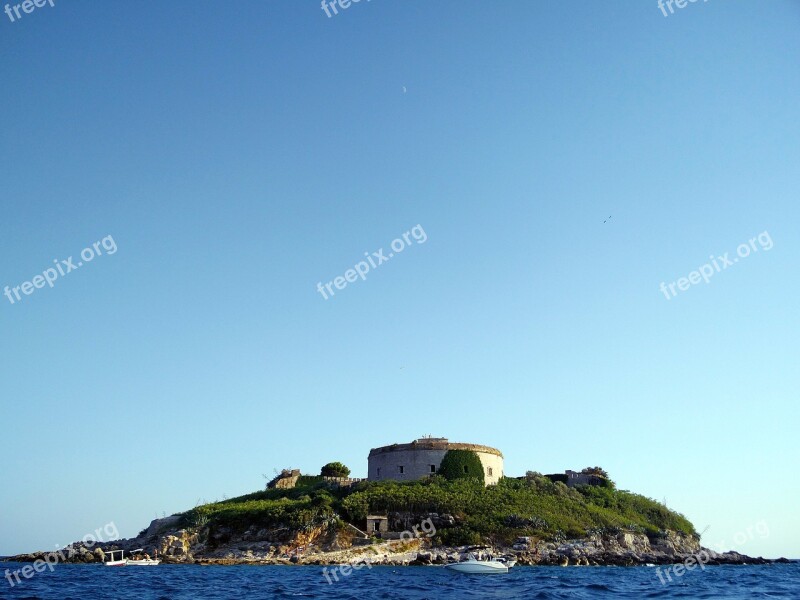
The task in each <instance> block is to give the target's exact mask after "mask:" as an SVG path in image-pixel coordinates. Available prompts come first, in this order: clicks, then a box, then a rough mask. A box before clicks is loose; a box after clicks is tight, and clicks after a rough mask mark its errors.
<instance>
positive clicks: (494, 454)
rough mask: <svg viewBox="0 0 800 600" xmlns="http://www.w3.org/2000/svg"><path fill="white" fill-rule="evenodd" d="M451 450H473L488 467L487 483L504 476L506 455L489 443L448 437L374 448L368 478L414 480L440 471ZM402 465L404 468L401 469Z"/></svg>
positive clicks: (371, 451)
mask: <svg viewBox="0 0 800 600" xmlns="http://www.w3.org/2000/svg"><path fill="white" fill-rule="evenodd" d="M448 450H472V451H473V452H475V453H476V454H477V455H478V458H480V460H481V464H482V465H483V469H484V477H485V481H486V484H487V485H491V484H494V483H497V482H498V481H499V480H500V478H501V477H502V476H503V454H502V453H501V452H500V451H499V450H496V449H495V448H491V447H489V446H481V445H478V444H459V443H449V442H448V441H447V440H446V439H444V438H436V439H434V440H427V439H424V438H423V439H421V440H416V441H415V442H412V443H410V444H394V445H392V446H383V447H381V448H373V449H372V450H370V453H369V459H368V469H367V478H368V479H369V480H370V481H380V480H383V479H394V480H397V481H413V480H416V479H422V478H424V477H430V476H431V475H433V474H435V473H436V472H438V470H439V466H440V465H441V464H442V459H443V458H444V455H445V454H447V451H448ZM401 467H402V470H401Z"/></svg>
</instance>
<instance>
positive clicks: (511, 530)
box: [5, 437, 786, 567]
mask: <svg viewBox="0 0 800 600" xmlns="http://www.w3.org/2000/svg"><path fill="white" fill-rule="evenodd" d="M134 548H137V549H138V548H142V549H144V550H145V551H146V552H147V553H148V554H149V555H151V556H154V557H155V556H157V557H158V558H159V559H161V561H162V564H164V563H166V564H169V563H194V564H205V565H230V564H263V565H270V564H286V565H289V564H299V565H341V564H354V565H362V566H363V565H367V566H370V567H371V566H372V565H430V564H446V563H450V562H454V561H458V560H460V559H461V558H463V557H464V556H465V555H466V554H467V553H479V554H487V555H493V556H503V557H506V558H508V559H512V560H514V561H516V564H518V565H560V566H591V565H619V566H635V565H670V564H678V563H684V564H694V565H700V566H702V567H704V566H705V565H718V564H744V563H747V564H764V563H769V562H773V561H771V560H769V559H764V558H754V557H749V556H744V555H742V554H739V553H737V552H733V551H729V552H724V553H720V552H715V551H713V550H710V549H708V548H703V547H702V546H701V544H700V536H699V535H698V533H697V531H696V530H695V528H694V526H693V525H692V523H690V522H689V521H688V520H687V519H686V518H685V517H684V516H683V515H681V514H679V513H677V512H675V511H673V510H670V509H669V508H667V507H666V506H665V505H664V504H662V503H659V502H657V501H655V500H652V499H649V498H646V497H644V496H641V495H638V494H635V493H632V492H629V491H626V490H619V489H617V487H616V485H615V484H614V482H613V481H612V480H611V478H610V477H609V476H608V474H607V473H606V472H605V470H603V469H602V468H600V467H587V468H585V469H582V470H581V471H571V470H567V471H565V472H564V473H557V474H541V473H538V472H534V471H528V472H527V473H526V474H525V475H523V476H517V477H510V476H507V475H506V474H505V473H504V465H503V455H502V453H501V452H500V451H499V450H497V449H495V448H491V447H489V446H483V445H478V444H464V443H452V442H449V441H448V440H447V439H446V438H432V437H427V438H420V439H418V440H414V441H413V442H411V443H408V444H392V445H389V446H383V447H380V448H373V449H372V450H371V451H370V454H369V459H368V477H367V478H365V479H359V478H351V477H350V470H349V469H348V468H347V467H346V466H345V465H343V464H342V463H340V462H330V463H328V464H326V465H324V466H323V467H322V468H321V469H320V472H319V474H302V473H301V472H300V470H297V469H284V470H283V471H281V472H280V473H277V474H276V475H275V477H274V478H273V479H272V480H271V481H269V482H268V483H267V484H266V488H265V489H262V490H259V491H256V492H254V493H251V494H247V495H244V496H239V497H236V498H230V499H226V500H222V501H218V502H212V503H206V504H201V505H198V506H195V507H194V508H192V509H190V510H187V511H185V512H181V513H177V514H174V515H171V516H167V517H164V518H161V519H156V520H154V521H153V522H151V523H150V525H149V526H148V527H146V528H145V529H143V530H142V531H141V532H140V533H139V535H137V536H136V537H135V538H131V539H125V540H117V541H113V542H97V543H94V544H91V545H89V544H86V543H84V542H76V543H75V544H73V545H72V546H70V547H69V552H68V553H64V552H63V551H62V552H61V553H60V555H58V556H59V557H60V560H61V561H65V562H77V563H101V562H104V560H105V557H106V554H107V553H108V552H109V551H111V550H119V549H122V550H132V549H134ZM53 554H55V553H48V552H34V553H31V554H23V555H18V556H14V557H10V558H7V559H5V560H11V561H18V562H35V561H37V560H43V561H50V560H53V556H52V555H53ZM56 560H58V558H57V559H56ZM778 561H786V559H778Z"/></svg>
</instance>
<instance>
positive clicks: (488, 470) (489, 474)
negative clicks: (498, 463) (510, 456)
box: [486, 467, 492, 477]
mask: <svg viewBox="0 0 800 600" xmlns="http://www.w3.org/2000/svg"><path fill="white" fill-rule="evenodd" d="M486 474H487V475H488V476H489V477H491V476H492V467H486Z"/></svg>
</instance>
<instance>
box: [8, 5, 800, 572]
mask: <svg viewBox="0 0 800 600" xmlns="http://www.w3.org/2000/svg"><path fill="white" fill-rule="evenodd" d="M0 8H2V7H1V6H0ZM799 30H800V2H796V1H789V0H772V1H770V2H755V1H744V0H725V1H724V2H723V1H721V0H711V1H709V2H697V3H692V4H688V5H687V6H686V7H685V8H682V9H677V8H675V12H674V14H671V15H669V16H667V17H665V16H664V15H663V14H662V12H661V10H659V8H658V6H657V2H656V0H636V1H633V0H630V1H615V2H577V1H573V2H528V1H521V0H520V1H510V0H508V1H503V2H499V1H498V2H449V1H441V2H439V1H437V2H430V1H428V0H372V1H371V2H367V1H366V0H362V1H361V2H360V3H357V4H352V5H351V6H350V7H349V8H347V9H346V10H342V9H339V13H338V14H336V15H332V16H331V17H328V16H326V14H325V12H324V11H323V10H322V9H321V7H320V4H319V2H317V1H316V0H308V1H306V0H280V1H278V0H274V1H273V0H271V1H266V2H252V1H251V2H231V3H220V2H211V1H208V0H203V1H195V2H188V1H180V2H178V1H176V2H156V1H154V0H147V1H141V2H121V1H118V0H114V1H110V2H102V3H100V2H96V3H95V2H92V3H89V2H74V1H67V0H55V4H54V6H52V7H51V6H50V5H49V4H45V5H44V6H43V7H41V8H36V9H35V11H34V12H32V13H31V14H25V13H22V18H20V19H16V20H15V21H14V22H12V21H11V20H10V19H9V18H8V17H7V16H6V15H5V14H4V13H0V101H1V102H2V107H3V116H2V126H0V152H2V156H1V158H2V164H3V172H2V173H3V174H2V183H0V203H1V204H0V207H1V208H2V216H3V219H2V223H0V251H2V261H1V262H0V267H1V268H0V286H2V287H3V288H4V287H5V286H9V290H10V294H11V299H13V300H14V303H13V304H12V303H11V300H9V299H8V297H6V296H0V326H1V327H2V346H3V348H4V351H3V353H2V358H1V359H0V383H1V384H2V385H1V386H0V398H1V399H2V429H1V431H2V433H0V436H1V437H0V456H2V459H0V461H1V464H2V483H0V554H11V553H17V552H23V551H31V550H34V549H49V548H53V547H55V545H56V544H60V545H64V544H66V543H68V542H70V541H73V540H76V539H78V538H80V537H82V536H83V535H85V534H86V533H91V532H93V531H94V530H95V529H97V528H98V527H102V526H103V525H105V524H107V523H109V522H111V521H113V522H114V523H115V524H116V525H117V527H118V529H119V531H120V533H121V534H122V535H124V536H133V535H135V534H136V533H137V532H138V531H139V530H140V529H142V528H143V527H145V526H146V525H147V524H148V523H149V521H150V520H151V519H153V518H155V517H156V516H161V514H162V513H164V512H165V513H167V514H170V513H172V512H177V511H182V510H186V509H188V508H191V507H192V506H194V505H195V504H196V503H197V502H198V501H202V500H207V501H213V500H215V499H222V498H223V497H224V496H227V497H232V496H235V495H239V494H242V493H247V492H251V491H253V490H256V489H260V488H262V487H263V485H264V479H263V477H262V474H266V475H267V476H269V477H271V476H272V475H273V473H274V469H280V468H283V467H294V468H300V469H302V470H303V471H305V472H317V471H318V469H319V468H320V466H321V465H322V464H324V463H326V462H329V461H332V460H341V461H343V462H345V463H346V464H347V465H349V466H350V467H351V468H352V470H353V474H354V475H355V476H365V475H366V466H367V454H368V452H369V449H370V448H371V447H375V446H381V445H385V444H390V443H393V442H408V441H411V440H412V439H415V438H417V437H420V436H421V435H423V434H432V435H436V436H445V437H449V438H450V439H451V440H454V441H463V442H474V443H483V444H487V445H491V446H495V447H498V448H500V449H501V450H502V451H503V453H504V455H505V459H506V462H505V465H506V473H507V474H509V475H523V474H524V473H525V471H526V470H536V471H540V472H545V473H551V472H563V470H564V469H580V468H582V467H585V466H594V465H600V466H602V467H604V468H605V469H606V470H608V471H609V473H610V474H611V476H612V478H613V479H614V480H615V481H616V482H617V484H618V486H619V487H620V488H622V489H629V490H632V491H636V492H640V493H643V494H645V495H647V496H650V497H653V498H656V499H658V500H666V502H667V505H668V506H669V507H671V508H674V509H676V510H678V511H680V512H682V513H684V514H685V515H686V516H687V517H689V518H690V519H691V520H692V521H693V522H694V523H695V525H696V526H697V528H698V530H701V531H702V530H705V529H706V527H710V528H709V529H708V530H707V532H706V534H705V535H704V537H703V542H704V543H705V544H708V545H715V544H717V543H719V542H723V543H724V544H725V545H726V546H727V547H734V548H735V549H737V550H739V551H742V552H745V553H748V554H755V555H764V556H779V555H786V556H793V557H800V548H799V547H798V542H797V540H798V539H800V517H798V513H797V499H798V497H799V496H800V482H799V481H798V478H797V476H796V465H797V459H798V455H799V454H800V453H798V446H799V442H798V421H799V420H800V419H799V418H798V416H799V415H800V411H799V410H798V405H797V402H798V388H799V387H800V385H799V384H800V369H798V338H799V335H798V334H799V333H800V331H799V328H798V324H799V319H800V317H799V316H798V315H799V313H798V308H797V307H798V304H797V302H798V301H797V299H798V295H800V284H798V280H797V265H798V262H799V261H800V235H799V234H798V231H799V230H798V224H799V223H800V209H798V196H797V194H798V189H799V187H800V143H799V142H798V140H800V120H799V119H798V115H800V70H798V64H799V63H800V35H798V31H799ZM609 217H611V218H610V219H609ZM604 220H605V221H607V222H605V223H604ZM416 225H419V226H420V229H418V230H417V231H418V232H419V231H424V233H425V236H427V239H426V241H425V242H424V243H417V241H416V240H415V238H414V237H410V238H409V239H410V244H409V247H407V248H405V249H404V250H403V252H402V253H399V254H396V255H394V256H393V257H392V258H391V259H389V260H388V262H384V263H383V264H380V265H379V266H376V268H374V269H372V268H371V269H370V272H369V273H368V274H367V275H366V279H365V280H361V279H357V280H356V281H355V282H352V283H347V282H346V281H345V283H346V284H347V285H346V287H345V288H344V289H337V288H336V286H335V284H334V286H333V287H332V288H331V289H332V290H333V291H334V292H335V296H332V297H331V296H329V298H328V299H327V300H326V299H325V298H324V297H323V295H322V294H321V293H320V292H319V291H318V290H317V284H318V283H319V282H321V283H322V284H323V289H325V288H324V284H325V283H327V282H333V281H334V280H335V278H336V277H339V276H344V275H345V273H346V271H347V270H348V269H350V268H352V267H353V266H354V265H355V264H356V263H358V262H359V261H362V260H365V258H366V257H365V256H364V253H365V252H367V253H370V254H371V253H373V252H377V251H378V250H379V249H381V248H383V249H384V253H385V254H388V253H389V252H390V251H391V250H390V248H389V245H390V243H391V242H392V240H394V239H395V238H401V237H402V235H403V234H404V233H405V232H409V231H411V228H412V227H414V226H416ZM765 232H766V235H763V234H764V233H765ZM759 234H762V238H761V240H762V241H766V240H767V239H769V241H770V243H769V244H761V242H760V241H759V240H758V236H759ZM107 236H111V238H108V237H107ZM420 237H424V236H420ZM754 238H755V241H754V242H753V245H752V247H751V250H750V251H749V252H750V255H749V256H747V257H746V258H745V257H742V258H741V259H740V260H738V262H735V263H733V264H732V266H729V267H727V268H725V269H722V268H720V270H719V272H717V271H714V273H713V276H711V277H710V279H709V282H708V283H704V282H703V281H702V280H700V283H695V284H692V283H691V282H683V284H682V285H683V288H684V289H683V290H681V289H679V288H678V287H676V286H677V282H678V281H679V280H680V279H681V278H687V280H688V278H689V276H690V274H691V273H692V272H693V271H695V270H697V269H698V268H699V267H701V266H702V265H704V264H706V263H709V264H711V258H710V257H711V256H712V255H713V256H714V257H715V260H716V257H720V256H723V255H725V253H729V257H730V259H731V260H732V259H733V258H734V257H736V256H737V254H736V250H737V247H739V245H740V244H742V243H744V244H749V240H751V239H754ZM103 239H106V240H107V241H106V246H103V244H102V240H103ZM97 241H101V244H98V248H99V250H101V251H102V254H101V255H100V256H97V257H95V258H94V259H93V260H92V261H91V262H88V261H87V262H86V263H85V264H83V266H81V267H78V268H77V270H73V271H72V272H66V270H67V269H68V267H65V266H64V265H63V263H61V262H60V261H62V260H64V261H66V260H68V258H69V257H70V256H72V257H73V262H74V264H75V265H76V266H77V263H78V262H79V261H80V262H83V261H82V260H81V258H80V253H81V250H83V249H84V248H86V247H90V248H91V246H92V244H93V243H94V242H97ZM112 242H113V244H112ZM112 246H113V247H115V248H116V251H115V252H113V254H112V253H110V252H109V251H108V249H110V248H112ZM766 246H770V248H769V249H766ZM753 247H755V248H756V249H757V250H755V251H753V250H752V248H753ZM93 252H94V251H93V250H90V252H89V253H88V254H92V253H93ZM742 252H744V251H742ZM54 260H57V261H59V262H58V264H59V266H62V270H64V271H65V273H64V275H63V276H62V275H60V274H59V276H58V277H57V279H55V281H54V283H53V287H52V288H51V287H50V286H49V285H48V284H47V283H46V282H44V283H43V280H42V279H38V280H36V281H33V278H34V277H35V276H37V275H42V274H43V273H44V272H45V271H46V270H47V269H49V268H55V266H56V265H55V264H54V262H53V261H54ZM720 262H721V261H719V260H718V261H717V264H718V265H720ZM709 268H710V267H709ZM52 277H53V276H52V272H51V273H50V278H51V279H52ZM351 278H352V275H351ZM694 280H695V281H697V280H698V279H697V277H694ZM26 281H28V282H32V283H31V284H30V285H28V286H27V287H26V288H25V289H26V290H27V291H28V292H30V293H29V294H27V295H26V294H25V293H22V294H21V295H20V299H19V300H17V299H16V298H15V297H14V295H13V294H14V291H13V288H14V287H16V286H21V285H22V284H23V283H24V282H26ZM662 282H665V284H667V285H668V284H670V283H673V282H676V283H675V285H674V286H673V289H674V290H675V292H676V293H675V295H674V296H673V295H672V294H671V293H670V292H669V291H667V292H666V293H665V292H663V291H662V290H660V289H659V286H660V284H661V283H662ZM36 283H39V284H41V285H43V287H41V288H37V287H33V286H35V284H36ZM339 283H340V284H341V283H342V280H339ZM687 286H688V289H687ZM20 289H21V291H23V292H24V290H22V288H21V287H20ZM666 289H667V290H669V288H668V287H667V288H666ZM667 295H669V296H670V299H667ZM761 522H766V524H767V525H768V528H769V535H767V536H763V537H762V536H760V535H756V536H753V535H751V536H749V538H748V539H747V540H746V541H745V542H744V543H740V544H739V545H735V544H734V543H733V540H734V536H736V534H737V533H742V532H745V537H748V536H746V532H747V531H748V528H750V531H754V528H755V526H756V524H758V523H761ZM760 530H761V531H763V527H762V528H761V529H760ZM751 538H752V539H751ZM738 539H739V540H740V541H741V540H742V536H739V538H738Z"/></svg>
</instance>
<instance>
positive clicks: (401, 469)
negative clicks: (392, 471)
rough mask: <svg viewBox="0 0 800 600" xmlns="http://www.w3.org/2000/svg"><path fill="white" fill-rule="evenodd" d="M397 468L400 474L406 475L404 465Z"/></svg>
mask: <svg viewBox="0 0 800 600" xmlns="http://www.w3.org/2000/svg"><path fill="white" fill-rule="evenodd" d="M397 468H398V470H399V471H400V473H405V470H404V468H403V465H399V466H398V467H397Z"/></svg>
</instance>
